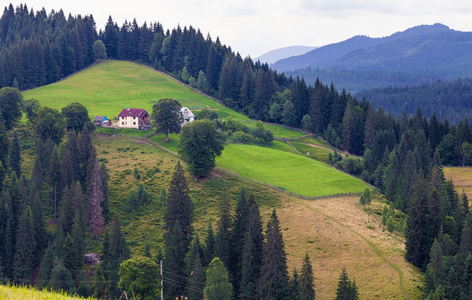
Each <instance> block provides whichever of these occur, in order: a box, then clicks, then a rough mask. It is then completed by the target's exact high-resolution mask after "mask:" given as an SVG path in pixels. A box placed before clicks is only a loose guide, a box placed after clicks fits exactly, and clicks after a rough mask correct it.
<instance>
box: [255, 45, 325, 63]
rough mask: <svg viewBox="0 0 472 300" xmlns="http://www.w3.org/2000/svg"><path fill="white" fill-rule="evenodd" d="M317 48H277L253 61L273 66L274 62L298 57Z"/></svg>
mask: <svg viewBox="0 0 472 300" xmlns="http://www.w3.org/2000/svg"><path fill="white" fill-rule="evenodd" d="M316 48H317V47H310V46H290V47H284V48H279V49H275V50H272V51H269V52H267V53H264V54H262V55H261V56H259V57H256V58H254V60H255V61H260V62H261V63H268V64H273V63H275V62H276V61H279V60H281V59H284V58H288V57H292V56H298V55H303V54H305V53H307V52H310V51H311V50H313V49H316Z"/></svg>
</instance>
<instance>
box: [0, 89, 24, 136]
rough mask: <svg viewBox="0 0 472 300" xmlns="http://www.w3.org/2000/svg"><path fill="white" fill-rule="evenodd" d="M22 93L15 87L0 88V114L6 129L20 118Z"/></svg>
mask: <svg viewBox="0 0 472 300" xmlns="http://www.w3.org/2000/svg"><path fill="white" fill-rule="evenodd" d="M22 105H23V95H22V94H21V93H20V91H18V90H17V89H15V88H11V87H4V88H2V89H0V115H1V119H2V120H3V122H4V124H5V129H6V130H11V129H12V128H13V126H15V124H16V122H18V121H19V120H20V118H21V107H22Z"/></svg>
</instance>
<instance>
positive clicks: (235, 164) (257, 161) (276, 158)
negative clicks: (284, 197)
mask: <svg viewBox="0 0 472 300" xmlns="http://www.w3.org/2000/svg"><path fill="white" fill-rule="evenodd" d="M216 163H217V165H218V166H221V167H222V168H224V169H228V170H232V171H234V172H236V173H237V174H238V175H240V176H243V177H249V178H253V179H256V180H259V181H262V182H267V183H270V184H272V185H275V186H279V187H283V188H284V189H285V190H287V191H290V192H294V193H297V194H302V195H304V196H322V195H333V194H339V193H349V192H352V193H360V192H362V191H364V189H365V188H366V187H367V185H366V184H365V183H363V182H362V181H360V180H358V179H356V178H353V177H352V176H349V175H347V174H344V173H341V172H339V171H338V170H335V169H332V168H331V167H329V166H327V165H325V164H324V163H321V162H319V161H316V160H314V159H309V158H306V157H303V156H301V155H296V154H292V153H288V152H285V151H279V150H275V149H271V148H263V147H258V146H254V145H241V144H231V145H226V146H225V149H224V151H223V154H222V155H221V157H218V158H217V159H216Z"/></svg>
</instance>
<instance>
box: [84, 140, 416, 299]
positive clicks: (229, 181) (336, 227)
mask: <svg viewBox="0 0 472 300" xmlns="http://www.w3.org/2000/svg"><path fill="white" fill-rule="evenodd" d="M94 144H95V145H96V147H97V154H98V157H99V158H100V160H101V161H105V163H106V166H107V169H108V171H109V174H110V176H111V177H110V207H111V209H112V212H113V214H118V215H119V216H120V218H121V220H122V224H123V226H124V228H123V232H124V233H125V235H126V240H127V242H128V244H129V245H130V247H131V249H132V252H133V254H134V255H138V254H141V255H142V254H143V252H144V247H145V245H146V243H149V244H150V246H151V251H152V255H155V254H156V252H157V249H158V248H157V247H163V242H164V238H163V236H164V228H163V225H164V220H163V219H164V213H165V210H164V208H162V207H160V206H159V194H160V191H161V190H162V188H167V187H168V184H169V181H170V179H171V176H172V173H173V170H174V166H175V164H176V163H177V161H178V159H177V158H176V157H175V156H173V155H171V154H169V153H167V152H165V151H162V150H161V149H159V148H157V147H154V146H152V145H151V144H148V143H146V142H144V141H142V140H139V139H130V138H123V137H115V138H113V137H94ZM280 144H281V145H285V144H283V143H280ZM232 146H241V145H232ZM243 146H244V145H243ZM248 147H249V148H251V146H248ZM252 147H254V146H252ZM230 148H231V147H230ZM236 148H237V147H236ZM255 148H260V149H263V148H262V147H255ZM266 150H269V151H268V153H270V152H273V151H276V152H280V153H284V152H282V151H280V150H274V149H270V148H269V149H266ZM118 153H119V155H118ZM293 156H295V155H293ZM295 157H299V156H295ZM306 160H308V161H313V160H309V159H306ZM118 161H119V166H118ZM135 167H136V168H137V169H138V170H139V171H140V174H141V178H140V179H139V180H137V179H135V178H134V177H133V175H132V170H133V169H134V168H135ZM333 171H334V170H333ZM188 182H189V187H190V194H191V197H192V200H193V202H194V205H195V217H194V218H195V222H194V227H195V229H196V231H197V232H198V234H199V236H200V238H201V239H202V240H203V239H204V237H205V236H206V228H207V226H208V222H210V221H211V222H212V223H213V226H214V227H215V224H216V222H217V221H218V203H219V200H220V199H221V195H222V194H223V190H226V193H227V196H228V197H229V199H230V200H231V203H232V205H233V209H234V208H235V206H236V201H237V197H238V193H239V191H240V189H241V187H242V186H244V187H245V188H246V191H247V192H248V193H252V194H254V195H255V199H256V201H257V202H258V203H259V205H260V208H261V215H262V218H263V224H264V227H265V226H266V224H267V221H268V218H269V215H270V212H271V211H272V209H273V208H276V209H277V214H278V215H279V219H280V221H281V228H282V230H283V238H284V241H285V245H286V251H287V258H288V268H289V270H290V272H292V270H293V268H297V270H300V269H301V263H302V260H303V257H304V255H305V252H306V251H308V253H309V255H310V258H311V261H312V264H313V267H314V274H315V284H316V291H317V299H333V298H334V293H335V289H336V283H337V278H338V276H339V273H340V272H341V269H342V267H343V266H345V267H346V269H347V271H348V273H349V276H350V278H354V277H355V278H356V283H357V285H358V286H359V289H360V293H361V299H379V298H380V299H408V298H409V299H416V298H417V296H418V293H419V291H418V289H417V286H418V285H421V275H420V273H419V272H418V271H417V270H416V269H414V268H413V267H412V266H411V265H410V264H408V263H407V262H406V261H405V259H404V253H405V250H404V239H403V238H402V237H401V236H399V235H398V234H397V233H388V232H387V231H386V230H385V228H384V227H383V226H382V225H380V224H381V220H380V211H381V209H382V206H383V203H379V202H377V201H378V198H376V199H377V200H374V202H373V204H372V205H371V206H370V207H368V208H367V209H364V208H363V207H362V206H360V205H359V203H358V201H359V197H355V196H353V197H338V198H328V199H320V200H316V201H307V200H300V199H298V198H295V197H289V196H288V195H285V194H282V193H280V192H277V191H275V190H272V189H268V188H266V187H264V186H261V185H258V184H254V183H250V182H245V181H239V180H237V179H235V178H234V177H231V176H226V175H222V174H219V173H211V174H210V176H209V177H208V178H206V179H203V180H199V181H198V182H194V181H193V180H192V179H191V178H190V176H189V177H188ZM139 184H143V185H144V186H145V187H146V189H147V190H148V191H149V192H150V194H151V196H152V198H151V202H150V203H149V204H148V205H147V206H143V207H140V208H137V209H135V210H134V211H132V212H130V211H128V210H127V204H126V201H127V194H128V192H129V191H130V190H136V189H137V186H138V185H139ZM313 186H317V185H316V184H313ZM91 247H95V248H96V249H95V250H96V251H98V252H99V251H100V250H99V247H98V245H91Z"/></svg>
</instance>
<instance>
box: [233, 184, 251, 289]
mask: <svg viewBox="0 0 472 300" xmlns="http://www.w3.org/2000/svg"><path fill="white" fill-rule="evenodd" d="M249 208H250V207H249V205H248V201H247V200H246V191H245V189H244V187H243V188H241V192H240V195H239V200H238V204H237V205H236V210H235V216H234V222H233V230H232V231H231V259H230V267H229V270H230V274H231V277H232V283H233V287H234V290H235V291H238V290H239V283H240V281H241V276H242V275H241V264H242V253H243V246H244V236H245V234H246V230H247V225H248V224H247V220H248V217H249Z"/></svg>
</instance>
